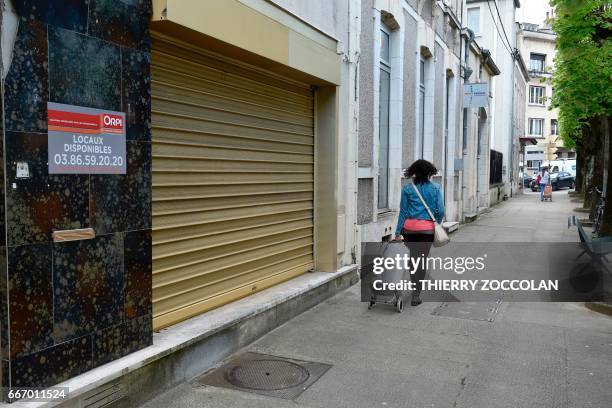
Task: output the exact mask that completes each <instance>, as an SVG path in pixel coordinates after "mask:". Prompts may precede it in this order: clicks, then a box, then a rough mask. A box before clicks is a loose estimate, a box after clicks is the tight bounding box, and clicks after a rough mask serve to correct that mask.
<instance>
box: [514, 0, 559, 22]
mask: <svg viewBox="0 0 612 408" xmlns="http://www.w3.org/2000/svg"><path fill="white" fill-rule="evenodd" d="M520 1H521V8H520V9H518V10H516V21H518V22H519V23H533V24H539V25H542V23H543V22H544V20H545V19H546V12H547V11H550V10H551V9H552V7H551V6H550V5H549V4H548V0H520Z"/></svg>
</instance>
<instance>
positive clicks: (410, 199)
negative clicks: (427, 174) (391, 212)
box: [395, 181, 444, 235]
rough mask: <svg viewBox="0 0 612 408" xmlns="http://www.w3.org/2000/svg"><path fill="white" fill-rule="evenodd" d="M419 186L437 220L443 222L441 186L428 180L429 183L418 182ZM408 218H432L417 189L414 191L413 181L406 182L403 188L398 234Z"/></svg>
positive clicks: (396, 231)
mask: <svg viewBox="0 0 612 408" xmlns="http://www.w3.org/2000/svg"><path fill="white" fill-rule="evenodd" d="M417 187H418V188H419V191H420V193H421V195H422V196H423V199H424V200H425V202H426V203H427V205H428V206H429V209H430V210H431V212H432V213H433V215H434V217H435V218H436V221H437V222H442V218H444V199H443V198H442V191H440V186H439V185H438V184H436V183H432V182H431V181H428V182H427V183H423V184H418V185H417ZM406 218H412V219H415V220H431V217H430V216H429V214H428V213H427V210H426V209H425V206H424V205H423V204H422V203H421V200H420V199H419V196H418V195H417V193H416V191H414V186H413V185H412V182H410V183H408V184H406V185H405V186H404V188H402V200H401V202H400V212H399V218H398V219H397V228H396V229H395V234H396V235H397V234H399V233H401V231H402V227H403V226H404V221H406Z"/></svg>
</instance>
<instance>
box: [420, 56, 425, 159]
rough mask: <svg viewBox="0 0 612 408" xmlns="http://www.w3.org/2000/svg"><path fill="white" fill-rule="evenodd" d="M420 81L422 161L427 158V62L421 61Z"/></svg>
mask: <svg viewBox="0 0 612 408" xmlns="http://www.w3.org/2000/svg"><path fill="white" fill-rule="evenodd" d="M420 73H421V75H420V79H419V112H420V115H419V143H420V146H421V159H422V158H423V157H424V156H425V61H424V60H421V65H420Z"/></svg>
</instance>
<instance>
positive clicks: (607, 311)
mask: <svg viewBox="0 0 612 408" xmlns="http://www.w3.org/2000/svg"><path fill="white" fill-rule="evenodd" d="M584 306H585V307H586V308H587V309H590V310H592V311H594V312H597V313H601V314H604V315H606V316H612V304H610V303H604V302H584Z"/></svg>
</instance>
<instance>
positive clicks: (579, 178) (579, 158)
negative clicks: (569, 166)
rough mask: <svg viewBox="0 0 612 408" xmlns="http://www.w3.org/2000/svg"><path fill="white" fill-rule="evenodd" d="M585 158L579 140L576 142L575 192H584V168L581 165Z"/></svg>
mask: <svg viewBox="0 0 612 408" xmlns="http://www.w3.org/2000/svg"><path fill="white" fill-rule="evenodd" d="M586 160H587V158H586V155H585V154H584V147H583V146H582V141H581V140H579V141H578V142H577V143H576V180H575V183H574V184H575V185H576V190H575V191H576V192H577V193H583V194H584V186H583V183H584V177H583V174H584V170H583V165H584V162H585V161H586Z"/></svg>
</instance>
